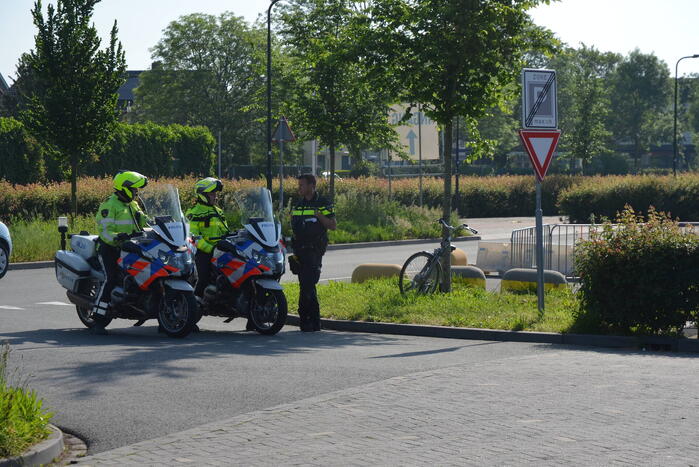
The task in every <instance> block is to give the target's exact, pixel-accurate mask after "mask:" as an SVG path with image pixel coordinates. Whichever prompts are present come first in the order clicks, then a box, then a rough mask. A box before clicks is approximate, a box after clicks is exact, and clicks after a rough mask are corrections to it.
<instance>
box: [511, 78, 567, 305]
mask: <svg viewBox="0 0 699 467" xmlns="http://www.w3.org/2000/svg"><path fill="white" fill-rule="evenodd" d="M556 87H557V85H556V72H555V71H554V70H534V69H529V68H525V69H524V70H522V129H521V130H520V131H519V136H520V138H521V139H522V145H523V146H524V148H525V149H526V150H527V153H528V154H529V159H530V160H531V163H532V167H533V168H534V173H535V175H536V212H535V216H536V294H537V302H538V303H537V307H538V309H539V313H543V312H544V219H543V218H544V213H543V210H542V208H541V182H542V181H543V180H544V177H545V176H546V172H547V171H548V168H549V165H550V164H551V159H552V158H553V153H554V151H555V150H556V145H557V144H558V138H559V137H560V135H561V132H560V130H558V102H557V96H556V94H557V93H556Z"/></svg>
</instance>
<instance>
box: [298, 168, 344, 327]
mask: <svg viewBox="0 0 699 467" xmlns="http://www.w3.org/2000/svg"><path fill="white" fill-rule="evenodd" d="M298 184H299V187H298V192H299V195H300V197H301V198H300V199H299V201H298V202H297V203H296V204H295V205H294V208H293V210H292V211H291V227H292V229H293V231H294V239H293V247H294V255H295V256H296V257H297V259H298V263H299V265H298V266H299V269H298V275H299V285H300V289H301V290H300V294H299V317H300V318H301V331H305V332H312V331H320V305H319V304H318V295H317V292H316V284H317V283H318V280H319V279H320V269H321V267H322V262H323V255H324V254H325V250H326V248H327V246H328V230H335V229H336V228H337V221H336V219H335V211H334V209H333V206H332V205H331V204H330V203H329V202H328V201H327V200H326V199H325V198H323V197H321V196H320V195H319V194H318V192H316V178H315V176H313V175H311V174H304V175H301V176H299V177H298Z"/></svg>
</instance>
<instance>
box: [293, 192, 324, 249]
mask: <svg viewBox="0 0 699 467" xmlns="http://www.w3.org/2000/svg"><path fill="white" fill-rule="evenodd" d="M316 210H318V211H319V212H320V213H321V214H323V215H324V216H326V217H329V218H331V219H332V218H333V217H335V208H334V207H333V205H332V204H331V203H329V202H328V200H326V199H325V198H324V197H322V196H320V195H318V193H317V192H316V193H315V194H314V195H313V198H311V199H310V200H309V199H300V200H298V201H297V202H296V203H295V204H294V207H293V208H292V210H291V227H292V229H293V231H294V247H295V248H299V247H301V246H303V245H309V246H316V247H320V249H321V250H323V251H325V247H326V246H327V244H328V231H327V229H326V228H325V227H324V226H323V224H321V223H320V221H319V220H318V219H317V218H316V216H315V211H316Z"/></svg>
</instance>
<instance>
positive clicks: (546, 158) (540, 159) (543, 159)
mask: <svg viewBox="0 0 699 467" xmlns="http://www.w3.org/2000/svg"><path fill="white" fill-rule="evenodd" d="M560 136H561V131H560V130H545V131H542V130H519V137H520V138H521V140H522V144H523V145H524V148H525V149H526V150H527V153H528V154H529V159H531V161H532V165H533V166H534V172H536V176H537V177H538V178H539V180H543V179H544V177H545V176H546V172H547V171H548V169H549V165H550V164H551V159H552V158H553V153H554V151H555V150H556V145H557V144H558V138H559V137H560Z"/></svg>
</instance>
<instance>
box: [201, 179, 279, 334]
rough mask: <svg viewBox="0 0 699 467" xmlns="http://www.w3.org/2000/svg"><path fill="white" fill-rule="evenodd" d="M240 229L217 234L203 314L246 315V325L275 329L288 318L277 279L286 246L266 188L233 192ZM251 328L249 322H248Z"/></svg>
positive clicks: (271, 331)
mask: <svg viewBox="0 0 699 467" xmlns="http://www.w3.org/2000/svg"><path fill="white" fill-rule="evenodd" d="M234 198H235V201H236V202H237V204H238V207H239V208H240V214H241V224H242V227H243V228H242V229H240V230H238V231H237V232H232V233H230V234H228V235H225V236H223V237H218V238H213V239H212V240H218V242H217V243H216V245H215V248H214V250H213V253H212V258H211V263H212V267H211V277H210V278H209V282H208V283H209V285H208V286H207V287H206V288H205V289H204V296H203V297H202V300H201V302H200V311H201V313H202V314H203V315H208V316H218V317H224V318H227V319H226V320H225V321H224V322H226V323H228V322H230V321H232V320H233V319H234V318H237V317H241V318H248V326H252V327H253V329H254V330H255V331H257V332H259V333H260V334H267V335H273V334H276V333H277V332H279V330H281V328H282V327H283V326H284V324H285V323H286V315H287V312H288V308H287V303H286V296H285V295H284V289H283V287H282V286H281V285H280V284H279V279H280V278H281V277H282V275H283V274H284V261H285V255H286V249H285V246H284V243H283V241H282V239H281V224H280V223H279V222H277V221H276V220H275V218H274V214H273V213H272V196H271V194H270V192H269V190H267V189H266V188H255V189H250V190H247V191H241V192H238V193H236V195H234ZM248 329H249V327H248Z"/></svg>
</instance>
